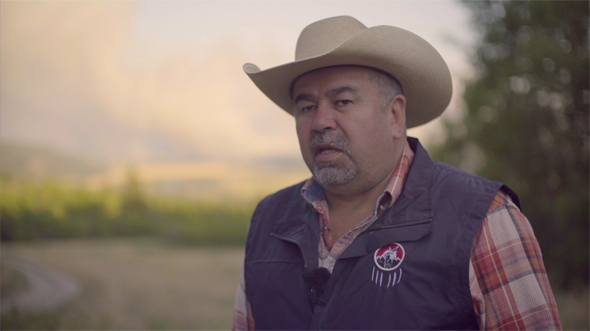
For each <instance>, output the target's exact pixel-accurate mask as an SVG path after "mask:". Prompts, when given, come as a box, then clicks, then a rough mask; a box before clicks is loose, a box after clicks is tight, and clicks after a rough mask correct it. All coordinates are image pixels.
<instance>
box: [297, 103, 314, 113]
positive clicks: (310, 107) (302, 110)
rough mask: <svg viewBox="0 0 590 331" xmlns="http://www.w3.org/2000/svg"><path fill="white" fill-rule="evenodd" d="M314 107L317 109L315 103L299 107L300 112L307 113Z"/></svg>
mask: <svg viewBox="0 0 590 331" xmlns="http://www.w3.org/2000/svg"><path fill="white" fill-rule="evenodd" d="M314 109H315V105H310V106H305V107H301V108H300V109H299V112H301V113H307V112H309V111H312V110H314Z"/></svg>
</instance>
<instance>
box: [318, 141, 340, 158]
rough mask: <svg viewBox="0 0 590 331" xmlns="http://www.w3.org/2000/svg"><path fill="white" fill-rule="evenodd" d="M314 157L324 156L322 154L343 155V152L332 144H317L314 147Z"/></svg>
mask: <svg viewBox="0 0 590 331" xmlns="http://www.w3.org/2000/svg"><path fill="white" fill-rule="evenodd" d="M312 150H313V155H314V156H317V155H322V154H330V153H341V152H342V150H341V149H340V148H338V147H335V146H332V145H330V144H322V143H320V144H315V145H314V146H313V149H312Z"/></svg>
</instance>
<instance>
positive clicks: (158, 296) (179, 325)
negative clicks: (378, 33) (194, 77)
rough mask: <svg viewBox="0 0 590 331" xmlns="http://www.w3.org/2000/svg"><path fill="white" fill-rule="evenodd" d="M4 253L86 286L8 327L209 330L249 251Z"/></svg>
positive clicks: (225, 325) (576, 319) (570, 317)
mask: <svg viewBox="0 0 590 331" xmlns="http://www.w3.org/2000/svg"><path fill="white" fill-rule="evenodd" d="M2 256H11V257H19V258H22V259H25V260H27V261H30V262H33V263H39V264H44V265H47V266H50V267H52V268H55V269H56V270H59V271H61V272H63V273H66V274H69V275H71V276H73V277H74V278H76V279H77V280H78V281H80V282H81V284H82V286H83V288H84V290H83V292H82V294H81V295H80V296H79V297H78V298H76V299H74V300H73V301H71V302H70V303H68V304H66V305H65V306H63V307H61V308H59V309H57V310H55V311H53V312H47V313H36V314H22V313H18V312H13V313H12V314H9V315H7V316H3V317H2V320H1V322H2V329H35V330H39V329H44V330H45V329H70V330H72V329H76V330H83V329H86V330H89V329H93V330H105V329H127V330H131V329H136V330H137V329H150V330H163V329H167V330H168V329H176V330H179V329H185V330H187V329H190V330H197V329H199V330H203V329H205V330H211V329H229V328H230V327H231V317H232V312H233V303H234V295H235V290H236V286H237V282H238V279H239V274H240V269H241V264H242V259H243V250H242V249H240V248H221V247H219V248H206V247H199V248H196V247H185V246H173V245H170V244H167V243H165V242H164V241H159V240H156V239H86V240H68V241H47V242H39V243H11V244H2ZM4 274H7V273H6V271H4ZM12 282H13V283H11V284H21V285H19V286H23V285H22V280H19V279H18V277H16V278H15V277H14V275H12ZM4 286H12V285H7V284H3V287H4ZM15 286H16V285H15ZM24 287H26V286H24ZM3 292H4V291H3ZM555 296H556V300H557V302H558V306H559V309H560V313H561V316H562V321H563V325H564V329H565V330H588V328H589V325H588V324H589V322H588V312H589V302H588V289H581V290H579V291H575V292H571V293H562V292H556V293H555Z"/></svg>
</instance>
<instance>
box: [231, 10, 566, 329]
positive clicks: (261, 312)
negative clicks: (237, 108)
mask: <svg viewBox="0 0 590 331" xmlns="http://www.w3.org/2000/svg"><path fill="white" fill-rule="evenodd" d="M244 70H245V71H246V73H247V74H248V75H249V76H250V78H251V79H252V81H253V82H254V83H255V84H256V85H257V86H258V87H259V88H260V90H262V91H263V92H264V93H265V94H266V95H267V96H268V97H269V98H270V99H271V100H273V101H274V102H275V103H276V104H277V105H279V106H280V107H281V108H283V109H284V110H286V111H287V112H289V113H290V114H292V115H293V116H294V117H295V122H296V130H297V136H298V138H299V144H300V147H301V153H302V155H303V159H304V161H305V163H306V164H307V166H308V167H309V169H310V170H311V172H312V173H313V177H312V178H311V179H310V180H308V181H306V182H303V183H300V184H298V185H295V186H292V187H289V188H286V189H284V190H282V191H279V192H277V193H275V194H273V195H271V196H269V197H267V198H265V199H264V200H263V201H262V202H260V204H259V205H258V207H257V208H256V211H255V212H254V215H253V217H252V223H251V225H250V230H249V233H248V239H247V243H246V257H245V263H244V274H243V277H242V280H241V282H240V286H239V288H238V293H237V296H236V311H235V314H234V328H235V329H300V330H302V329H402V330H416V329H560V328H561V323H560V319H559V315H558V312H557V308H556V305H555V301H554V298H553V294H552V292H551V288H550V286H549V282H548V280H547V276H546V273H545V270H544V267H543V262H542V257H541V253H540V250H539V246H538V244H537V242H536V239H535V237H534V234H533V232H532V229H531V228H530V224H529V223H528V221H527V219H526V218H525V217H524V215H522V213H521V212H520V210H519V207H518V198H517V197H516V195H515V194H514V193H513V192H512V191H511V190H510V189H509V188H508V187H506V186H504V185H502V184H501V183H498V182H493V181H489V180H487V179H484V178H481V177H477V176H474V175H471V174H468V173H465V172H462V171H460V170H458V169H455V168H452V167H450V166H447V165H444V164H441V163H438V162H433V161H432V160H430V158H429V157H428V154H427V153H426V151H425V150H424V149H423V148H422V146H421V145H420V143H419V142H418V141H417V140H416V139H414V138H408V137H406V127H414V126H417V125H421V124H424V123H426V122H428V121H430V120H431V119H433V118H435V117H437V116H438V115H440V114H441V113H442V111H443V110H444V109H445V108H446V107H447V105H448V103H449V100H450V98H451V91H452V88H451V78H450V74H449V70H448V68H447V66H446V64H445V62H444V60H443V59H442V57H441V56H440V55H439V54H438V52H437V51H436V50H435V49H434V48H433V47H432V46H431V45H430V44H428V43H427V42H426V41H425V40H423V39H421V38H420V37H418V36H416V35H414V34H412V33H410V32H408V31H405V30H402V29H399V28H395V27H391V26H378V27H373V28H366V27H365V26H364V25H363V24H362V23H360V22H359V21H357V20H356V19H354V18H352V17H348V16H342V17H334V18H329V19H325V20H321V21H319V22H315V23H313V24H311V25H309V26H308V27H306V28H305V29H304V30H303V32H302V33H301V36H300V37H299V41H298V43H297V50H296V56H295V61H294V62H292V63H288V64H285V65H282V66H278V67H274V68H271V69H268V70H265V71H260V70H259V69H258V68H257V67H256V66H254V65H252V64H246V65H245V66H244Z"/></svg>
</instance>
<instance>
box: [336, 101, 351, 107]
mask: <svg viewBox="0 0 590 331" xmlns="http://www.w3.org/2000/svg"><path fill="white" fill-rule="evenodd" d="M351 103H352V101H351V100H338V101H336V105H337V106H339V107H342V106H348V105H350V104H351Z"/></svg>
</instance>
